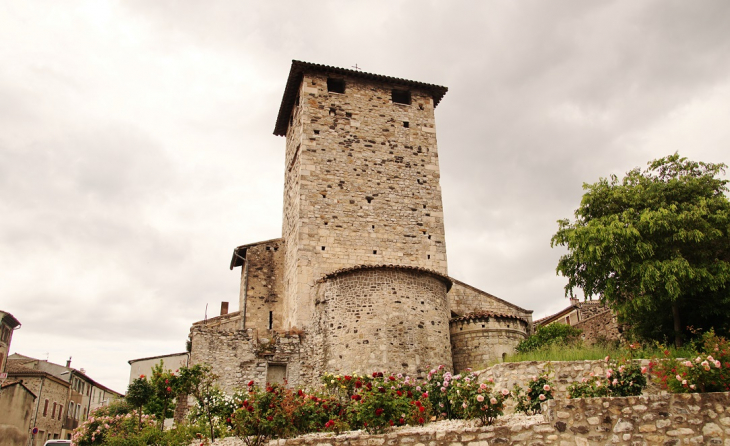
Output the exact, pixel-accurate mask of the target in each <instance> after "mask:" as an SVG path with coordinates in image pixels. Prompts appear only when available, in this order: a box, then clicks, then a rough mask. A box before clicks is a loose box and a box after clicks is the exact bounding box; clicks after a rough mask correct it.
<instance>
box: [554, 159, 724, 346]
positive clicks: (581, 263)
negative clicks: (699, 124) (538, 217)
mask: <svg viewBox="0 0 730 446" xmlns="http://www.w3.org/2000/svg"><path fill="white" fill-rule="evenodd" d="M648 166H649V167H648V168H647V169H645V170H643V171H642V170H640V169H638V168H636V169H634V170H631V171H630V172H628V173H627V174H626V176H625V177H624V178H623V179H621V180H620V179H618V178H617V177H616V176H613V175H612V176H611V178H610V179H606V178H601V179H600V180H599V181H598V182H597V183H594V184H584V185H583V189H584V190H586V193H585V194H584V195H583V199H582V200H581V204H580V206H579V207H578V209H577V210H576V211H575V217H576V220H575V221H569V220H568V219H565V220H560V221H558V224H559V229H558V232H557V233H556V234H555V235H554V236H553V238H552V243H551V244H552V246H565V247H567V249H568V253H567V254H566V255H564V256H562V257H561V258H560V261H559V263H558V267H557V272H558V273H559V274H562V275H563V276H565V277H567V278H568V284H567V285H566V286H565V290H566V295H567V294H569V295H573V290H574V289H576V288H580V289H582V290H583V293H584V295H585V296H586V297H589V296H599V297H600V298H601V299H602V300H603V301H605V302H607V303H608V304H609V306H611V307H612V308H613V309H614V310H615V311H616V312H617V313H618V315H619V317H620V318H621V319H622V320H623V321H624V322H627V323H629V324H630V325H632V326H634V328H635V329H637V330H638V333H637V334H638V335H640V336H642V337H647V338H650V339H658V340H661V338H662V337H665V336H667V335H671V336H673V338H674V342H675V344H676V345H677V346H681V345H682V339H683V337H684V333H685V327H687V326H689V325H692V326H694V327H695V328H699V329H702V330H707V329H710V328H712V327H714V328H715V329H716V330H718V331H720V332H727V330H728V328H729V327H728V325H727V324H728V320H727V317H726V314H727V312H728V311H729V310H730V236H729V235H728V231H729V229H730V202H728V199H727V197H726V196H725V193H726V192H727V190H728V189H727V180H724V179H721V178H719V176H720V175H721V174H722V173H724V168H725V167H726V166H725V164H712V163H704V162H695V161H690V160H688V159H687V158H683V157H680V156H679V155H678V154H676V153H675V154H674V155H671V156H667V157H664V158H661V159H658V160H654V161H652V162H650V163H649V165H648ZM668 324H671V325H668Z"/></svg>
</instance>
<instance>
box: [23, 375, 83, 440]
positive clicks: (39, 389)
mask: <svg viewBox="0 0 730 446" xmlns="http://www.w3.org/2000/svg"><path fill="white" fill-rule="evenodd" d="M21 379H22V380H23V384H25V387H27V388H28V390H30V391H31V392H33V393H34V394H36V395H37V396H38V399H36V400H35V403H34V404H33V420H34V422H35V425H34V426H35V427H37V428H38V430H39V434H38V435H36V436H35V438H36V444H41V445H42V444H43V443H44V442H45V441H46V439H47V437H48V434H51V438H53V434H57V435H59V436H60V435H61V429H62V427H63V420H65V419H66V411H67V410H68V384H66V383H64V384H61V383H60V382H57V381H56V380H55V379H53V378H49V377H45V378H41V377H28V376H26V377H22V378H21ZM46 400H48V410H47V411H46V415H43V409H44V406H45V402H46ZM53 403H56V413H55V416H52V415H54V413H53ZM36 408H37V410H38V413H37V414H36ZM59 411H61V416H59ZM81 418H82V414H81V413H79V419H81ZM81 421H83V420H81ZM40 431H42V432H43V437H40Z"/></svg>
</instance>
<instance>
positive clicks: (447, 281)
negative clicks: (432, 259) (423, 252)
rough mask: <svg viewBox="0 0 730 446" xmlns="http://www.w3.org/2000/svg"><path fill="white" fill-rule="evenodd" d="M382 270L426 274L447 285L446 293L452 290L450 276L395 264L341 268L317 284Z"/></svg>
mask: <svg viewBox="0 0 730 446" xmlns="http://www.w3.org/2000/svg"><path fill="white" fill-rule="evenodd" d="M381 268H390V269H400V270H410V271H420V272H423V273H426V274H430V275H432V276H435V277H436V278H438V279H440V280H441V281H442V282H444V283H445V284H446V291H448V290H450V289H451V285H452V282H451V279H450V278H449V277H448V276H444V275H443V274H441V273H437V272H436V271H434V270H431V269H428V268H421V267H420V266H409V265H393V264H387V265H386V264H383V265H380V264H376V265H356V266H350V267H347V268H341V269H338V270H336V271H332V272H331V273H327V274H325V275H324V276H322V277H321V278H320V279H319V280H317V283H323V282H326V281H327V279H331V278H332V277H335V276H339V275H340V274H347V273H349V272H352V271H357V270H366V269H381Z"/></svg>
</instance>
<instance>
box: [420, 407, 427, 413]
mask: <svg viewBox="0 0 730 446" xmlns="http://www.w3.org/2000/svg"><path fill="white" fill-rule="evenodd" d="M424 410H426V408H425V407H423V406H418V411H419V412H423V411H424Z"/></svg>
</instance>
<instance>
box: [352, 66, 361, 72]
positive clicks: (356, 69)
mask: <svg viewBox="0 0 730 446" xmlns="http://www.w3.org/2000/svg"><path fill="white" fill-rule="evenodd" d="M352 68H354V69H355V71H362V68H360V67H358V66H357V64H355V66H354V67H352Z"/></svg>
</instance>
